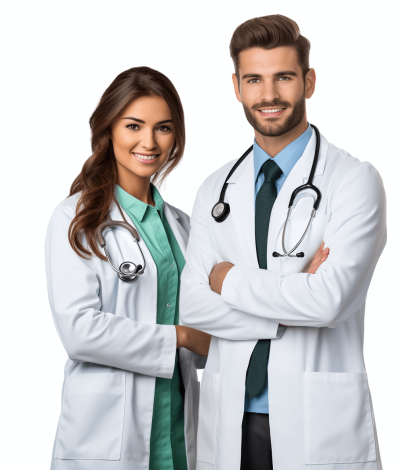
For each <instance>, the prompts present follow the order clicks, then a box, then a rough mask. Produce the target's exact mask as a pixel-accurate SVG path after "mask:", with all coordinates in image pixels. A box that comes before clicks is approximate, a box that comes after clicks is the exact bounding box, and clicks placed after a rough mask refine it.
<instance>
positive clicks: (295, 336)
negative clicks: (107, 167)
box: [180, 131, 386, 470]
mask: <svg viewBox="0 0 400 470" xmlns="http://www.w3.org/2000/svg"><path fill="white" fill-rule="evenodd" d="M315 141H316V137H315V131H313V136H312V138H311V139H310V142H309V144H308V146H307V148H306V149H305V151H304V154H303V156H302V157H301V158H300V159H299V161H298V162H297V163H296V165H295V166H294V168H293V169H292V171H291V173H290V174H289V176H288V178H287V180H286V181H285V184H284V185H283V187H282V189H281V191H280V192H279V195H278V197H277V199H276V201H275V204H274V207H273V209H272V214H271V220H270V226H269V233H268V253H267V261H268V270H261V269H259V268H258V262H257V253H256V248H255V231H254V165H253V155H252V154H250V155H249V156H248V157H247V159H246V160H245V161H244V162H243V163H242V164H241V165H240V166H239V168H238V169H237V170H236V172H235V173H234V174H233V175H232V177H231V178H230V180H229V186H228V189H227V191H226V198H225V200H226V202H228V203H229V204H230V209H231V213H230V215H229V217H228V218H227V219H226V220H225V221H224V222H222V223H216V222H215V221H214V220H213V219H212V217H211V209H212V207H213V206H214V204H215V203H216V202H217V201H218V199H219V195H220V191H221V188H222V185H223V182H224V180H225V178H226V175H227V174H228V172H229V169H230V168H231V167H232V166H233V162H230V163H228V164H226V165H225V166H224V167H222V168H221V169H219V170H218V171H216V172H215V173H214V174H212V175H211V176H210V177H209V178H208V179H207V180H206V181H205V182H204V183H203V185H202V186H201V188H200V189H199V192H198V195H197V199H196V202H195V205H194V209H193V214H192V217H191V234H190V239H189V244H188V249H187V251H186V266H185V269H184V271H183V273H182V283H181V304H180V311H181V319H182V322H183V324H185V325H188V326H191V327H194V328H198V329H200V330H203V331H206V332H208V333H210V334H212V335H213V338H212V341H211V346H210V351H209V356H208V362H207V365H206V368H205V370H204V373H203V379H202V384H201V397H200V411H199V430H198V448H197V460H198V461H197V469H198V470H212V469H213V468H215V470H239V469H240V458H241V424H242V418H243V409H244V394H245V377H246V371H247V367H248V363H249V358H250V356H251V353H252V351H253V348H254V346H255V344H256V341H257V340H258V339H263V338H264V339H266V338H271V339H272V341H271V351H270V359H269V369H268V370H269V409H270V428H271V441H272V455H273V465H274V470H305V469H310V468H312V469H313V470H378V469H381V468H382V467H381V461H380V456H379V449H378V441H377V435H376V429H375V423H374V415H373V410H372V402H371V397H370V392H369V387H368V380H367V375H366V371H365V365H364V358H363V336H364V310H365V301H366V296H367V290H368V287H369V284H370V282H371V278H372V274H373V272H374V269H375V266H376V263H377V261H378V258H379V256H380V254H381V252H382V250H383V248H384V245H385V242H386V203H385V192H384V188H383V184H382V181H381V178H380V176H379V174H378V172H377V171H376V170H375V168H374V167H373V166H372V165H370V164H369V163H367V162H363V163H361V162H360V161H359V160H357V159H356V158H353V157H352V156H350V155H349V154H348V153H347V152H345V151H343V150H340V149H337V148H336V147H334V146H333V145H332V144H329V143H328V142H327V140H326V139H325V138H324V137H323V136H321V150H320V157H319V161H318V166H317V169H316V173H315V178H314V183H315V185H316V186H317V187H318V188H319V189H320V190H321V192H322V201H321V205H320V207H319V209H318V211H317V213H316V216H315V218H314V219H313V221H312V225H311V229H310V232H309V233H308V234H307V236H306V238H305V240H304V242H303V243H302V245H301V246H300V247H299V250H297V251H303V252H304V253H305V257H304V258H290V259H288V258H274V257H273V256H272V253H273V252H274V251H275V250H276V251H279V252H281V253H282V243H281V236H282V229H283V225H284V221H285V218H286V214H287V208H288V203H289V199H290V196H291V193H292V191H293V190H294V189H295V188H296V187H298V186H300V185H302V184H304V183H305V182H306V181H307V179H308V176H309V173H310V169H311V164H312V161H313V157H314V149H315ZM311 202H312V198H310V197H305V198H302V199H300V200H299V201H298V203H297V205H296V207H295V208H294V210H293V213H292V217H291V220H290V223H289V225H288V230H287V238H286V247H287V248H292V247H293V246H294V244H295V243H296V242H297V241H298V240H299V239H300V237H301V234H302V233H303V231H304V228H305V226H306V224H307V221H308V219H309V216H310V212H311V206H312V204H311ZM322 241H324V242H325V246H327V247H329V248H330V255H329V257H328V260H327V261H326V262H325V263H324V264H323V265H322V266H321V267H320V268H319V269H318V271H317V273H316V274H314V275H310V274H307V273H306V272H307V269H308V266H309V264H310V262H311V260H312V259H313V257H314V255H315V253H316V252H317V250H318V248H319V246H320V244H321V242H322ZM222 261H229V262H231V263H233V264H234V265H235V267H234V268H232V269H231V270H230V272H229V273H228V275H227V277H226V278H225V281H224V284H223V288H222V295H221V296H220V295H218V294H216V293H214V292H212V291H211V289H210V286H209V279H208V277H209V274H210V272H211V270H212V268H213V266H215V265H216V264H217V263H219V262H222ZM371 313H375V314H376V313H378V314H380V312H371ZM279 323H282V324H284V325H290V327H288V328H287V329H286V331H285V332H284V334H283V336H281V337H280V338H278V337H277V336H278V335H279V334H280V331H279V332H278V325H279Z"/></svg>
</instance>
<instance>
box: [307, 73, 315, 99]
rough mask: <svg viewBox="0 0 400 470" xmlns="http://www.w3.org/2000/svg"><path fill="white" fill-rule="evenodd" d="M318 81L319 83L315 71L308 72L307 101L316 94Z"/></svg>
mask: <svg viewBox="0 0 400 470" xmlns="http://www.w3.org/2000/svg"><path fill="white" fill-rule="evenodd" d="M316 81H317V76H316V74H315V70H314V69H310V70H309V71H308V72H307V75H306V78H305V97H306V98H307V99H308V98H311V97H312V95H313V94H314V91H315V83H316Z"/></svg>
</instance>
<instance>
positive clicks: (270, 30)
mask: <svg viewBox="0 0 400 470" xmlns="http://www.w3.org/2000/svg"><path fill="white" fill-rule="evenodd" d="M282 46H290V47H293V48H294V49H295V51H296V53H297V58H298V60H299V64H300V66H301V68H302V71H303V79H305V76H306V74H307V72H308V71H309V70H310V65H309V56H310V47H311V44H310V41H309V40H308V39H306V38H305V37H304V36H302V35H301V34H300V29H299V26H298V25H297V23H296V22H295V21H293V20H291V19H290V18H288V17H287V16H283V15H268V16H261V17H259V18H253V19H251V20H248V21H245V22H244V23H242V24H241V25H240V26H238V27H237V28H236V30H235V32H234V33H233V36H232V39H231V43H230V45H229V50H230V53H231V57H232V60H233V63H234V65H235V74H236V76H237V77H238V80H239V78H240V77H239V54H240V53H241V52H243V51H245V50H246V49H251V48H253V47H260V48H262V49H267V50H268V49H274V48H275V47H282Z"/></svg>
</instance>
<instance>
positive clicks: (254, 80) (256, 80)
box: [249, 78, 260, 83]
mask: <svg viewBox="0 0 400 470" xmlns="http://www.w3.org/2000/svg"><path fill="white" fill-rule="evenodd" d="M259 81H260V80H259V79H258V78H251V79H250V80H249V83H256V82H259Z"/></svg>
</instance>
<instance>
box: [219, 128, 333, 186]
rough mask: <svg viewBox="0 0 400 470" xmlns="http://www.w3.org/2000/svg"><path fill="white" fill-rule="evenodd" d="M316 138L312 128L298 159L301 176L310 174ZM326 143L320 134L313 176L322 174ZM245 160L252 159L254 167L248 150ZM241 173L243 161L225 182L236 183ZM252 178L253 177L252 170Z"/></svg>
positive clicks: (242, 172)
mask: <svg viewBox="0 0 400 470" xmlns="http://www.w3.org/2000/svg"><path fill="white" fill-rule="evenodd" d="M316 139H317V138H316V135H315V130H314V129H312V136H311V138H310V140H309V142H308V144H307V147H306V148H305V150H304V152H303V155H302V156H301V157H300V159H299V161H300V162H301V168H302V173H303V178H307V179H308V176H309V174H310V171H311V166H312V162H313V160H314V150H315V143H316ZM328 145H329V144H328V141H327V140H326V139H325V137H324V136H323V135H322V134H321V145H320V150H319V157H318V163H317V168H316V170H315V176H318V175H322V174H323V173H324V169H325V163H326V156H327V154H328ZM246 160H247V161H248V162H249V161H250V160H251V161H252V166H253V168H254V155H253V152H250V154H249V155H248V156H247V158H246ZM248 162H247V164H248ZM247 164H246V165H247ZM296 165H297V164H296ZM296 165H295V166H296ZM243 174H245V162H243V163H242V164H241V165H240V166H239V167H238V168H237V170H236V171H235V172H234V173H233V175H232V176H231V177H230V178H229V180H228V181H227V183H229V184H231V183H237V182H238V181H239V179H240V178H241V176H242V175H243ZM253 179H254V171H253Z"/></svg>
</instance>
